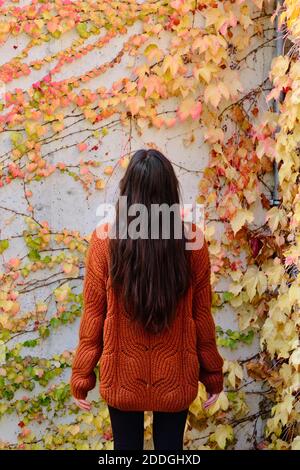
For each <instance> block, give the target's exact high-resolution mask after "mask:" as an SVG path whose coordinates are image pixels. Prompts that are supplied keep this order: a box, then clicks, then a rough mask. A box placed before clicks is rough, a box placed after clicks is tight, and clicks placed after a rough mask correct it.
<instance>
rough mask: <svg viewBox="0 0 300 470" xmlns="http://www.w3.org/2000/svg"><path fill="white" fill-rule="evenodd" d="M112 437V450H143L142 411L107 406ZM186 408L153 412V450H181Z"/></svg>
mask: <svg viewBox="0 0 300 470" xmlns="http://www.w3.org/2000/svg"><path fill="white" fill-rule="evenodd" d="M108 409H109V414H110V421H111V427H112V432H113V439H114V450H143V446H144V412H143V411H123V410H119V409H117V408H114V407H112V406H110V405H109V406H108ZM187 413H188V409H186V410H183V411H177V412H174V413H168V412H164V411H154V412H153V442H154V449H155V450H182V447H183V434H184V429H185V423H186V418H187Z"/></svg>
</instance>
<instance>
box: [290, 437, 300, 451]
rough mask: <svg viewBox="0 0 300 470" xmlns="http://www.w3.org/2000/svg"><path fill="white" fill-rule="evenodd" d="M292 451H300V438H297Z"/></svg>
mask: <svg viewBox="0 0 300 470" xmlns="http://www.w3.org/2000/svg"><path fill="white" fill-rule="evenodd" d="M291 449H292V450H300V436H296V437H295V439H294V440H293V442H292V445H291Z"/></svg>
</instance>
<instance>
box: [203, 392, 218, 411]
mask: <svg viewBox="0 0 300 470" xmlns="http://www.w3.org/2000/svg"><path fill="white" fill-rule="evenodd" d="M219 396H220V394H219V393H214V394H212V395H211V394H210V393H208V394H207V397H208V398H207V400H206V401H205V402H204V404H203V407H204V408H205V409H207V408H209V407H210V406H211V405H213V404H214V403H216V401H217V399H218V398H219Z"/></svg>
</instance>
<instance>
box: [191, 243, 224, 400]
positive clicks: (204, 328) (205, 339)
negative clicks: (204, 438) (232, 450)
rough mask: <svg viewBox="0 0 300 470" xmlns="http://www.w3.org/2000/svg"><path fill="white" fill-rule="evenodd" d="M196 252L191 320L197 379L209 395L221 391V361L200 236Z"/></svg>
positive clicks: (205, 251) (206, 260)
mask: <svg viewBox="0 0 300 470" xmlns="http://www.w3.org/2000/svg"><path fill="white" fill-rule="evenodd" d="M196 253H197V254H196V255H195V263H196V266H195V274H196V276H195V285H194V295H193V317H194V320H195V323H196V331H197V352H198V358H199V364H200V377H199V379H200V382H202V383H203V384H204V385H205V387H206V390H207V392H209V393H212V394H213V393H219V392H221V391H222V390H223V372H222V367H223V359H222V357H221V356H220V354H219V352H218V349H217V345H216V329H215V323H214V320H213V316H212V313H211V302H212V289H211V282H210V274H211V264H210V258H209V252H208V245H207V242H206V240H205V238H204V237H203V246H202V248H201V249H200V250H197V252H196Z"/></svg>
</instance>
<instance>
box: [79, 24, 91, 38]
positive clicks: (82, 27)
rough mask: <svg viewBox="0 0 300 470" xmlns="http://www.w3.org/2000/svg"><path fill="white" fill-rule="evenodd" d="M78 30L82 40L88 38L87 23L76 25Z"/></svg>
mask: <svg viewBox="0 0 300 470" xmlns="http://www.w3.org/2000/svg"><path fill="white" fill-rule="evenodd" d="M76 30H77V32H78V34H79V36H80V37H81V38H84V39H86V38H88V37H89V33H88V31H87V24H86V23H79V24H77V25H76Z"/></svg>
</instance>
